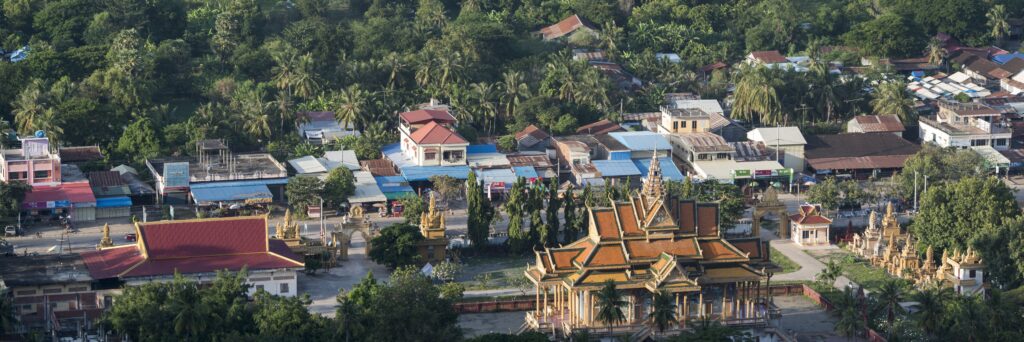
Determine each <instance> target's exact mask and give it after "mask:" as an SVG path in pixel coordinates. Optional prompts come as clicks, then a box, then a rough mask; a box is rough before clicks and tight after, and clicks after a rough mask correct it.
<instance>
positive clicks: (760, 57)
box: [750, 50, 789, 64]
mask: <svg viewBox="0 0 1024 342" xmlns="http://www.w3.org/2000/svg"><path fill="white" fill-rule="evenodd" d="M750 56H751V57H753V58H754V59H755V60H757V61H759V62H761V63H766V64H777V63H788V62H789V60H788V59H786V57H785V56H783V55H782V54H781V53H779V51H777V50H770V51H753V52H751V53H750Z"/></svg>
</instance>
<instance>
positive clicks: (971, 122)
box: [918, 101, 1013, 151]
mask: <svg viewBox="0 0 1024 342" xmlns="http://www.w3.org/2000/svg"><path fill="white" fill-rule="evenodd" d="M938 107H939V112H938V114H936V115H934V116H931V117H926V116H921V117H920V118H919V119H918V120H919V122H920V124H919V125H918V126H919V129H920V136H921V141H922V142H930V143H933V144H936V145H938V146H941V147H960V148H967V147H970V146H992V148H994V149H996V150H1001V151H1005V150H1008V149H1009V148H1010V137H1011V136H1012V135H1013V131H1012V130H1011V129H1010V126H1009V123H1007V122H1005V121H1003V118H1002V114H1001V113H1000V112H999V111H998V110H996V109H994V108H992V107H989V106H986V105H984V104H980V103H957V102H948V101H939V102H938Z"/></svg>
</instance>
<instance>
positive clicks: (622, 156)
mask: <svg viewBox="0 0 1024 342" xmlns="http://www.w3.org/2000/svg"><path fill="white" fill-rule="evenodd" d="M632 156H633V154H632V153H630V151H616V152H609V153H608V159H610V160H628V159H629V158H630V157H632Z"/></svg>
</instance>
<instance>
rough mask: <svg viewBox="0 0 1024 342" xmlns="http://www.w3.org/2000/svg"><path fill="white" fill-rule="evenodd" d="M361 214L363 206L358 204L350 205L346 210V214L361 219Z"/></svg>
mask: <svg viewBox="0 0 1024 342" xmlns="http://www.w3.org/2000/svg"><path fill="white" fill-rule="evenodd" d="M363 214H364V213H363V207H362V206H358V205H354V206H352V209H349V211H348V215H349V216H351V217H352V218H357V219H361V218H363Z"/></svg>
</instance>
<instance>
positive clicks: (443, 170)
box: [399, 165, 469, 182]
mask: <svg viewBox="0 0 1024 342" xmlns="http://www.w3.org/2000/svg"><path fill="white" fill-rule="evenodd" d="M399 169H400V170H401V171H402V176H403V177H405V180H407V181H410V182H422V181H428V180H430V176H435V175H447V176H448V177H452V178H455V179H466V177H467V176H469V166H463V165H458V166H405V167H401V166H400V167H399Z"/></svg>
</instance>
